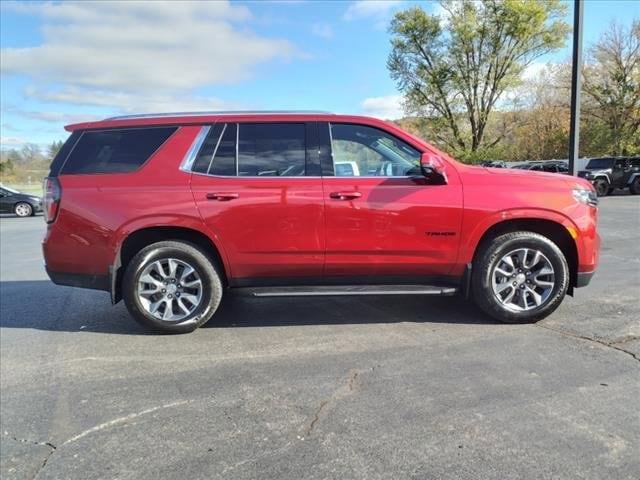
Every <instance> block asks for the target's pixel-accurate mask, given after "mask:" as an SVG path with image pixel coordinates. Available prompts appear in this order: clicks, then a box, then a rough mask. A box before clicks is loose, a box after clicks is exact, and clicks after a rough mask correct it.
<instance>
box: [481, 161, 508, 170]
mask: <svg viewBox="0 0 640 480" xmlns="http://www.w3.org/2000/svg"><path fill="white" fill-rule="evenodd" d="M481 165H482V166H483V167H490V168H507V164H506V163H505V162H503V161H502V160H489V161H486V162H482V163H481Z"/></svg>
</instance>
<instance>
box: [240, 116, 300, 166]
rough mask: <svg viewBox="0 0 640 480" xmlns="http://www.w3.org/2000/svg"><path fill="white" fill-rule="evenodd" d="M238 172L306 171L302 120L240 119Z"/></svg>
mask: <svg viewBox="0 0 640 480" xmlns="http://www.w3.org/2000/svg"><path fill="white" fill-rule="evenodd" d="M239 127H240V132H239V136H238V138H239V143H238V175H241V176H287V177H292V176H300V175H304V174H305V125H304V123H262V124H261V123H241V124H240V125H239Z"/></svg>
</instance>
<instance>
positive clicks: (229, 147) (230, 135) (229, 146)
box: [209, 123, 238, 176]
mask: <svg viewBox="0 0 640 480" xmlns="http://www.w3.org/2000/svg"><path fill="white" fill-rule="evenodd" d="M237 128H238V125H237V124H236V123H227V124H226V125H225V127H224V128H223V129H222V138H221V139H220V143H218V148H217V149H216V151H215V153H214V155H213V162H212V163H211V167H210V168H209V174H210V175H226V176H232V175H235V174H236V139H237Z"/></svg>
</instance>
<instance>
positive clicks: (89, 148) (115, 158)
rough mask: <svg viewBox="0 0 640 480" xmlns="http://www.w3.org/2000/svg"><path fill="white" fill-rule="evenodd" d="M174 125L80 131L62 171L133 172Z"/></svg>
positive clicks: (69, 173)
mask: <svg viewBox="0 0 640 480" xmlns="http://www.w3.org/2000/svg"><path fill="white" fill-rule="evenodd" d="M177 128H178V127H154V128H128V129H110V130H96V131H90V130H89V131H86V132H83V133H82V135H81V136H80V138H79V139H78V141H77V142H76V144H75V146H74V148H73V150H72V151H71V153H70V155H69V157H68V158H67V161H66V162H65V164H64V166H63V167H62V174H66V175H73V174H92V173H126V172H132V171H134V170H137V169H138V168H140V167H141V166H142V164H143V163H144V162H146V161H147V160H148V159H149V157H150V156H151V155H153V153H154V152H155V151H156V150H158V148H160V146H162V144H163V143H164V142H165V141H166V140H167V139H168V138H169V137H170V136H171V135H172V134H173V133H174V132H175V131H176V130H177Z"/></svg>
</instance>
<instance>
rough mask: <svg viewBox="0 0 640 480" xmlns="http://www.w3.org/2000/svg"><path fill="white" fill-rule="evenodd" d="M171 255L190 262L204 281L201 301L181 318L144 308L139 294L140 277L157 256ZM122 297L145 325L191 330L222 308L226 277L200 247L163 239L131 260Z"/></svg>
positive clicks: (184, 331)
mask: <svg viewBox="0 0 640 480" xmlns="http://www.w3.org/2000/svg"><path fill="white" fill-rule="evenodd" d="M169 258H173V259H177V260H180V261H183V262H186V263H187V264H188V265H189V266H191V267H192V268H193V269H194V270H195V271H196V272H197V274H198V276H199V278H200V280H201V282H202V297H201V301H200V303H198V304H197V306H196V307H195V309H194V310H193V311H192V312H191V313H190V314H189V315H187V316H186V317H185V318H183V319H180V320H178V321H167V320H162V319H160V318H157V317H155V316H154V315H153V314H151V313H150V312H148V311H147V310H146V309H145V308H144V306H143V305H142V303H141V301H140V299H139V296H138V294H137V292H138V280H139V278H140V276H141V274H142V273H143V270H144V269H145V268H146V267H147V266H148V265H150V264H151V263H153V262H155V261H157V260H163V259H169ZM122 297H123V298H124V301H125V304H126V306H127V309H128V310H129V313H130V314H131V315H132V316H133V318H134V319H135V320H136V321H138V322H139V323H141V324H142V325H144V326H146V327H150V328H152V329H153V330H156V331H160V332H165V333H189V332H192V331H194V330H195V329H196V328H198V327H200V326H202V325H204V324H205V323H206V322H207V321H209V319H210V318H211V317H212V316H213V314H214V313H215V312H216V310H217V309H218V306H219V305H220V300H221V299H222V281H221V277H220V274H219V273H218V271H217V269H216V267H215V266H214V265H213V263H212V262H211V260H210V259H209V258H208V257H207V255H206V254H205V253H204V252H202V251H201V250H200V249H199V248H198V247H196V246H195V245H193V244H190V243H187V242H182V241H163V242H158V243H154V244H152V245H149V246H148V247H145V248H143V249H142V250H140V251H139V252H138V253H137V254H136V255H135V257H133V259H132V260H131V261H130V262H129V265H128V266H127V268H126V270H125V273H124V277H123V281H122ZM165 308H166V307H165Z"/></svg>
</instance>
